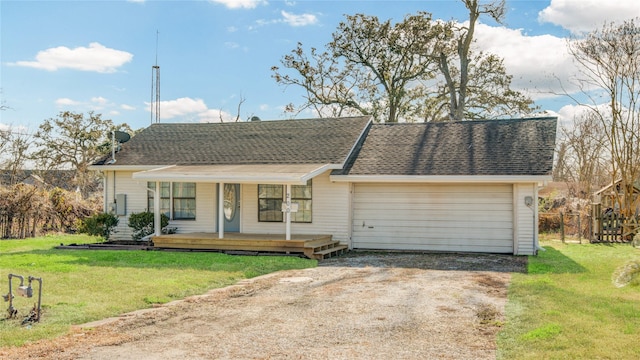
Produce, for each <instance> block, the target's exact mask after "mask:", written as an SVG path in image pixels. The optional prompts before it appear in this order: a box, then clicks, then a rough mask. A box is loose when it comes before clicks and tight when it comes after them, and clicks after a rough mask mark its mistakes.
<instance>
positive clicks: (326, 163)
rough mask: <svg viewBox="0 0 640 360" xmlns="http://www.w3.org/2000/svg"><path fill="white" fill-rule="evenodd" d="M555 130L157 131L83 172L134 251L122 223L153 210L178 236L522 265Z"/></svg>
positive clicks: (326, 121) (307, 127) (247, 126)
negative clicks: (100, 189) (256, 238)
mask: <svg viewBox="0 0 640 360" xmlns="http://www.w3.org/2000/svg"><path fill="white" fill-rule="evenodd" d="M556 122H557V119H556V118H533V119H512V120H488V121H461V122H444V123H412V124H376V123H373V122H372V120H371V118H370V117H368V116H361V117H345V118H323V119H304V120H278V121H251V122H239V123H176V124H169V123H156V124H152V125H151V126H149V127H148V128H146V129H144V130H143V131H141V132H140V133H138V134H137V135H136V136H134V137H133V138H132V139H131V140H130V141H129V142H127V143H124V144H122V145H121V149H120V150H119V151H118V152H116V153H114V154H109V155H108V156H105V157H104V158H103V159H101V160H100V161H98V162H96V163H95V164H94V165H93V166H92V169H94V170H99V171H101V172H102V173H103V175H104V199H105V203H104V208H105V211H113V212H115V213H116V214H117V215H118V216H119V217H120V223H119V225H118V229H117V233H116V234H115V235H114V237H115V238H121V239H130V238H131V237H130V236H131V230H130V229H129V228H128V226H127V224H128V216H129V215H130V214H131V213H137V212H142V211H147V210H149V211H154V212H155V213H156V214H159V213H160V212H164V213H165V214H167V216H169V218H170V226H172V227H175V228H177V232H178V233H190V232H209V233H216V232H217V233H218V234H219V236H220V237H223V236H224V234H225V233H230V232H240V233H247V234H286V237H287V239H289V238H290V236H291V234H330V235H331V236H332V237H333V239H335V240H339V241H340V242H342V243H343V244H346V245H348V247H349V248H350V249H388V250H420V251H456V252H457V251H461V252H491V253H508V254H516V255H530V254H535V253H536V252H537V249H538V230H537V223H538V212H537V201H536V199H537V197H538V188H539V187H540V186H542V185H543V184H544V183H545V182H547V181H550V180H551V171H552V166H553V154H554V147H555V137H556ZM220 199H222V201H220ZM157 216H159V215H157ZM156 223H159V222H158V221H157V222H156ZM156 233H159V229H158V228H156Z"/></svg>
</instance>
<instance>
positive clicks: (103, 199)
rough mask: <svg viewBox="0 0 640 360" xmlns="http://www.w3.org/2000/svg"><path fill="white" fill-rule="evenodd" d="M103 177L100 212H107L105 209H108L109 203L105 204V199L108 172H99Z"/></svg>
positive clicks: (107, 186) (107, 191)
mask: <svg viewBox="0 0 640 360" xmlns="http://www.w3.org/2000/svg"><path fill="white" fill-rule="evenodd" d="M101 172H102V174H103V175H104V176H103V178H102V192H103V195H102V203H103V204H102V211H104V212H105V213H106V212H107V210H108V209H107V208H108V207H109V203H108V202H107V197H108V196H109V172H108V171H101Z"/></svg>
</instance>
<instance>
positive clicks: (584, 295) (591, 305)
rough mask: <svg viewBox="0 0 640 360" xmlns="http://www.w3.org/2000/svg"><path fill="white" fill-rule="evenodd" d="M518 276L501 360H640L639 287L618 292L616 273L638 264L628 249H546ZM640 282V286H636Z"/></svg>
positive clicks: (638, 256) (554, 244) (551, 245)
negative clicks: (631, 263)
mask: <svg viewBox="0 0 640 360" xmlns="http://www.w3.org/2000/svg"><path fill="white" fill-rule="evenodd" d="M542 245H544V247H545V249H546V251H541V252H539V255H538V256H537V257H530V258H529V266H528V273H527V274H514V275H513V278H512V283H511V285H510V287H509V292H508V303H507V307H506V316H507V321H506V324H505V326H504V329H503V330H502V331H501V333H500V334H499V336H498V355H499V356H498V358H499V359H639V358H640V341H639V340H640V286H638V285H637V283H638V282H637V281H636V282H635V283H634V284H631V285H627V286H625V287H621V288H618V287H616V286H614V284H613V281H612V277H613V274H614V273H615V272H616V270H617V269H619V268H620V267H623V266H624V265H625V264H628V263H630V262H632V261H640V250H638V249H634V248H633V247H631V246H630V245H626V244H619V245H599V244H583V245H580V244H562V243H561V242H559V241H548V242H545V243H543V244H542ZM636 280H638V279H636Z"/></svg>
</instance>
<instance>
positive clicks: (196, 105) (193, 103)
mask: <svg viewBox="0 0 640 360" xmlns="http://www.w3.org/2000/svg"><path fill="white" fill-rule="evenodd" d="M145 105H146V108H147V111H150V108H149V105H150V103H148V102H145ZM207 110H208V108H207V104H205V103H204V101H203V100H202V99H192V98H188V97H183V98H179V99H175V100H165V101H160V118H161V119H172V118H176V117H183V118H184V117H187V118H188V117H193V116H197V115H198V114H200V113H203V112H206V111H207Z"/></svg>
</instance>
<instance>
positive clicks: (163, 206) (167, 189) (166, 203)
mask: <svg viewBox="0 0 640 360" xmlns="http://www.w3.org/2000/svg"><path fill="white" fill-rule="evenodd" d="M147 187H148V188H149V189H151V190H155V189H156V183H155V182H153V181H149V182H148V183H147ZM153 198H154V191H147V209H149V211H150V212H153ZM160 213H162V214H165V215H167V217H168V218H171V183H168V182H161V183H160Z"/></svg>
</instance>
